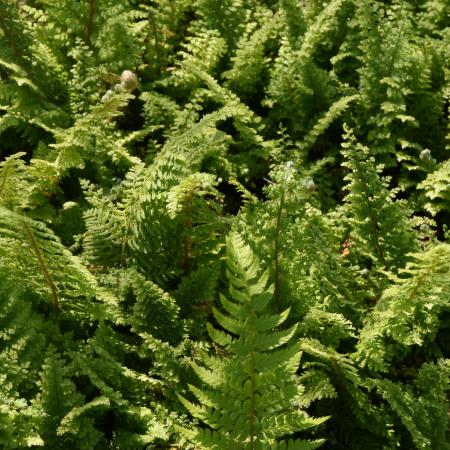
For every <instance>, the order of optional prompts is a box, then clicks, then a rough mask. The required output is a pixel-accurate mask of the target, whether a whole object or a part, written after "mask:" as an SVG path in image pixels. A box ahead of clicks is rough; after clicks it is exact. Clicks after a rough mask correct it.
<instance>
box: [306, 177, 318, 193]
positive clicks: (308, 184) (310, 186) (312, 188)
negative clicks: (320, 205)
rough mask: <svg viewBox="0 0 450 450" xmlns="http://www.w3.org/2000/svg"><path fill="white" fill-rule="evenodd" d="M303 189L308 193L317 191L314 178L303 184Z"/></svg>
mask: <svg viewBox="0 0 450 450" xmlns="http://www.w3.org/2000/svg"><path fill="white" fill-rule="evenodd" d="M303 187H304V188H305V189H306V190H307V191H309V192H312V191H315V189H316V183H314V180H313V179H312V178H309V179H308V180H306V181H305V182H304V183H303Z"/></svg>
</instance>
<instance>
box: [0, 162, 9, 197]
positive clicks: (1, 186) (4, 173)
mask: <svg viewBox="0 0 450 450" xmlns="http://www.w3.org/2000/svg"><path fill="white" fill-rule="evenodd" d="M9 171H10V165H9V164H7V165H5V170H4V172H3V177H2V183H1V185H0V197H1V196H2V193H3V189H5V185H6V179H7V178H8V172H9Z"/></svg>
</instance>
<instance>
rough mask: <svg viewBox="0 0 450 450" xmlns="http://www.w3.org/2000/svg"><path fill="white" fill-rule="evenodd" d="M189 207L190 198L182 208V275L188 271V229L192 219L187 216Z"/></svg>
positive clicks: (189, 251)
mask: <svg viewBox="0 0 450 450" xmlns="http://www.w3.org/2000/svg"><path fill="white" fill-rule="evenodd" d="M190 211H191V208H190V198H189V200H188V203H187V206H186V207H185V208H184V210H183V214H184V218H183V229H184V230H183V259H182V260H181V268H182V269H183V272H184V275H187V274H188V273H189V258H190V253H191V247H192V241H191V238H190V237H189V231H190V230H191V228H192V221H191V219H190V217H189V213H190Z"/></svg>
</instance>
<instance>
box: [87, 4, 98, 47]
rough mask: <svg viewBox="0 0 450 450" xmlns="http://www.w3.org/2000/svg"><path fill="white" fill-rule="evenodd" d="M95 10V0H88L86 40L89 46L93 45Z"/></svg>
mask: <svg viewBox="0 0 450 450" xmlns="http://www.w3.org/2000/svg"><path fill="white" fill-rule="evenodd" d="M94 10H95V0H88V18H87V22H86V30H85V34H84V40H85V42H86V44H87V45H89V47H90V46H91V36H92V31H93V30H94Z"/></svg>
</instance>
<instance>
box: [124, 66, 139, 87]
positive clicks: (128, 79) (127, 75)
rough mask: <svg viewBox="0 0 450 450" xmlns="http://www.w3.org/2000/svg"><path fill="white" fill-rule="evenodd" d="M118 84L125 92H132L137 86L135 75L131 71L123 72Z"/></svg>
mask: <svg viewBox="0 0 450 450" xmlns="http://www.w3.org/2000/svg"><path fill="white" fill-rule="evenodd" d="M120 84H121V86H122V88H123V89H125V90H126V91H130V92H131V91H133V90H134V89H136V88H137V85H138V80H137V77H136V74H135V73H134V72H132V71H131V70H124V71H123V72H122V75H120Z"/></svg>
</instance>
